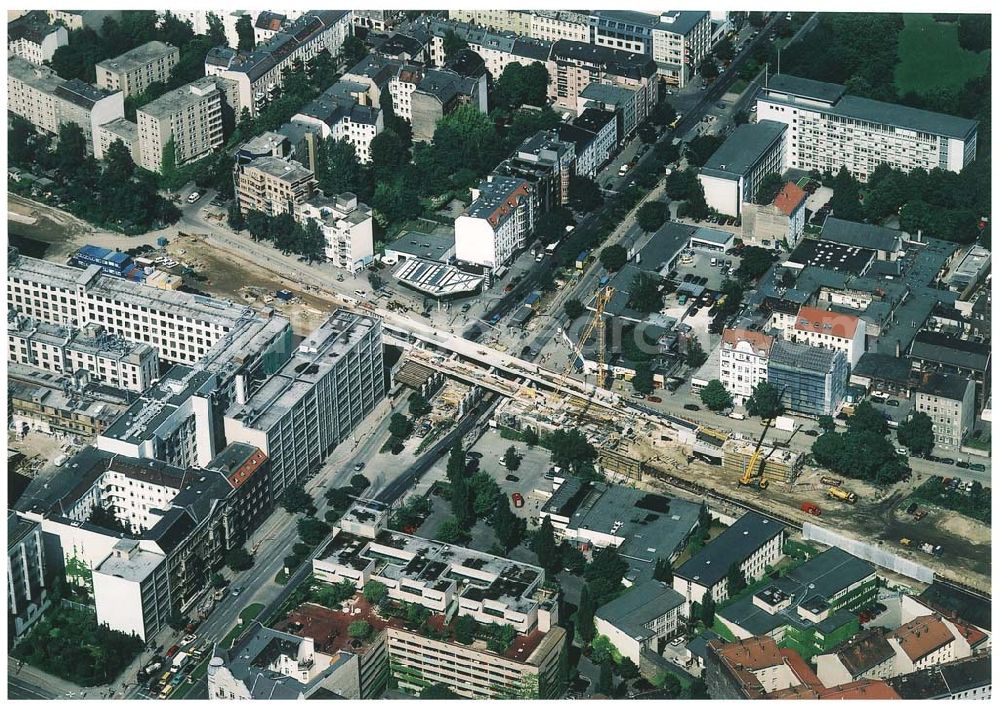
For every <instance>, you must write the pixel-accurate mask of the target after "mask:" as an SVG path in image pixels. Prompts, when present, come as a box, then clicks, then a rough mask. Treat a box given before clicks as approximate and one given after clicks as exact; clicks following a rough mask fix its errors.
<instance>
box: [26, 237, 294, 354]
mask: <svg viewBox="0 0 1000 707" xmlns="http://www.w3.org/2000/svg"><path fill="white" fill-rule="evenodd" d="M7 252H8V261H7V262H8V267H7V306H8V308H13V309H16V310H17V311H19V312H20V313H22V314H24V315H26V316H29V317H33V318H35V319H38V320H40V321H43V322H47V323H49V324H58V325H63V326H75V327H81V328H82V327H85V326H87V325H88V324H91V323H93V324H99V325H101V326H103V327H104V329H105V331H107V332H108V333H109V334H113V335H115V336H119V337H122V338H124V339H127V340H129V341H134V342H137V343H145V344H149V345H151V346H153V347H154V348H156V350H157V352H158V354H159V356H160V358H161V359H162V360H164V361H166V362H169V363H181V364H195V363H198V362H200V361H202V360H203V359H206V357H207V354H209V353H210V352H211V353H212V354H213V358H214V359H215V360H216V361H228V360H231V359H234V358H238V359H242V358H243V357H245V356H247V355H248V354H250V353H251V352H256V351H257V349H256V343H255V342H252V341H251V339H249V338H244V335H246V336H247V337H251V338H252V337H254V336H257V334H259V333H260V334H266V335H267V336H268V337H269V336H271V335H272V333H273V332H274V331H279V330H280V331H284V330H285V329H286V328H287V320H285V319H283V318H280V317H277V318H266V317H261V316H259V315H257V314H256V313H255V312H254V311H253V309H251V308H250V307H247V306H245V305H238V304H230V303H228V302H225V301H224V300H216V299H211V298H208V297H203V296H201V295H193V294H189V293H186V292H178V291H173V290H162V289H158V288H154V287H147V286H145V285H142V284H139V283H137V282H132V281H130V280H123V279H121V278H117V277H112V276H110V275H105V274H103V273H101V269H100V267H99V266H96V265H92V266H90V267H88V268H87V269H86V270H80V269H78V268H73V267H69V266H67V265H59V264H57V263H53V262H49V261H45V260H38V259H36V258H29V257H27V256H23V255H20V254H19V253H18V252H17V249H15V248H10V249H8V251H7ZM278 338H281V337H280V336H279V337H278ZM268 340H270V339H268ZM267 346H268V344H266V343H265V344H264V345H263V347H262V349H263V350H267ZM213 347H214V348H213ZM279 348H280V347H279ZM254 355H256V353H254Z"/></svg>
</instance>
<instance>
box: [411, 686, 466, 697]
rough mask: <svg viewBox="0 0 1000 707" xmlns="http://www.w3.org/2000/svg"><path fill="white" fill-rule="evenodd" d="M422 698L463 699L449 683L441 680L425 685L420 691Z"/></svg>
mask: <svg viewBox="0 0 1000 707" xmlns="http://www.w3.org/2000/svg"><path fill="white" fill-rule="evenodd" d="M420 699H422V700H458V699H461V698H460V697H459V695H458V693H456V692H454V691H452V689H451V688H450V687H448V686H447V685H442V684H441V683H439V682H436V683H434V684H432V685H431V686H430V687H425V688H424V689H422V690H421V691H420Z"/></svg>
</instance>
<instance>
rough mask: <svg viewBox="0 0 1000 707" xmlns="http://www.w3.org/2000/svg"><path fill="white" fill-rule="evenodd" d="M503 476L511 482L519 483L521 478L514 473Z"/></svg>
mask: <svg viewBox="0 0 1000 707" xmlns="http://www.w3.org/2000/svg"><path fill="white" fill-rule="evenodd" d="M503 478H504V480H505V481H510V482H511V483H517V482H518V481H520V480H521V479H520V477H517V476H514V475H513V474H507V476H505V477H503Z"/></svg>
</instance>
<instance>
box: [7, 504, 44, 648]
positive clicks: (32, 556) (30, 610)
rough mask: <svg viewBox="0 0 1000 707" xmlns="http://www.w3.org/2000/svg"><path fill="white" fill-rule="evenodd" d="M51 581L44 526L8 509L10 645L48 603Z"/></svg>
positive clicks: (41, 612) (42, 611)
mask: <svg viewBox="0 0 1000 707" xmlns="http://www.w3.org/2000/svg"><path fill="white" fill-rule="evenodd" d="M48 588H49V581H48V579H47V568H46V566H45V545H44V543H43V541H42V529H41V526H39V524H38V523H36V522H35V521H31V520H28V519H26V518H21V517H20V516H19V515H17V514H16V513H14V511H8V512H7V647H8V648H9V647H10V646H11V645H13V644H14V643H15V642H16V641H17V640H18V639H19V638H20V637H21V636H23V635H24V634H25V632H27V630H28V629H29V628H31V626H32V624H34V623H35V621H36V620H37V619H38V618H39V617H41V615H42V614H43V613H45V610H46V609H48V607H49V603H50V602H49V597H48Z"/></svg>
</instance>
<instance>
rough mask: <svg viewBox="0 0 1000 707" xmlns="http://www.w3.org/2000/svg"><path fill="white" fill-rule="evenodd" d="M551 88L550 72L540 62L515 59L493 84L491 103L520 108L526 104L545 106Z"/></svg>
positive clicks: (503, 106)
mask: <svg viewBox="0 0 1000 707" xmlns="http://www.w3.org/2000/svg"><path fill="white" fill-rule="evenodd" d="M548 88H549V72H548V70H546V68H545V65H544V64H542V63H540V62H537V61H535V62H532V63H531V64H528V65H525V64H521V63H519V62H516V61H513V62H511V63H509V64H507V66H505V67H504V70H503V73H502V74H500V78H499V79H497V81H496V83H495V84H494V86H493V101H492V103H491V105H493V106H496V107H500V108H518V107H520V106H522V105H524V104H528V105H532V106H545V105H546V98H547V96H546V94H547V93H548Z"/></svg>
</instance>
